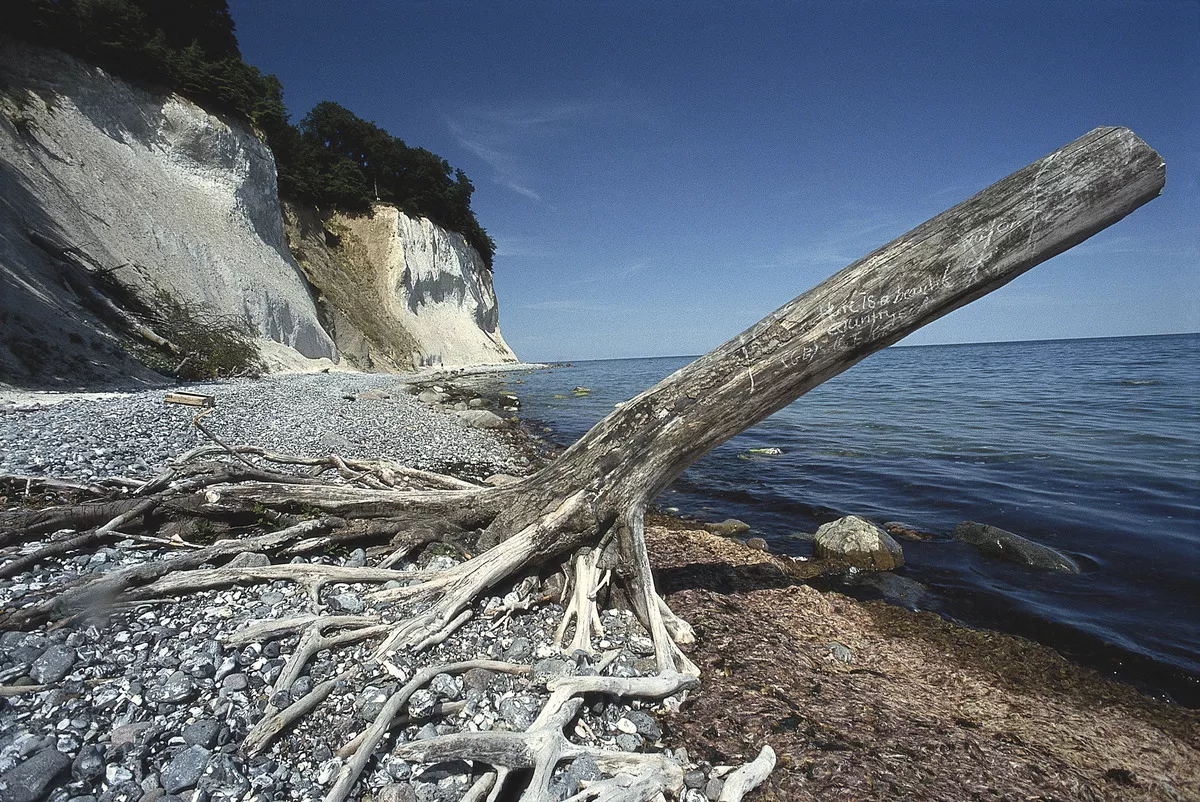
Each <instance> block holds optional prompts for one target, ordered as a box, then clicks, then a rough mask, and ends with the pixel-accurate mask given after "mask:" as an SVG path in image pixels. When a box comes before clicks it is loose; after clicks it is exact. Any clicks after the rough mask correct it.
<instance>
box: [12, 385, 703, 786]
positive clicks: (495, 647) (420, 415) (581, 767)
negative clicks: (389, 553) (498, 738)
mask: <svg viewBox="0 0 1200 802" xmlns="http://www.w3.org/2000/svg"><path fill="white" fill-rule="evenodd" d="M395 382H396V380H395V378H394V377H381V376H359V375H349V376H347V375H335V374H330V375H316V376H290V377H272V378H267V379H261V380H256V381H234V382H223V383H219V384H206V385H192V386H190V387H188V388H187V389H189V390H191V391H195V392H203V393H208V394H212V395H214V396H216V399H217V412H216V413H214V414H211V415H209V416H208V417H206V418H205V420H206V422H207V423H209V424H210V426H211V428H212V429H213V430H214V431H215V432H216V433H217V434H218V436H220V437H221V438H222V439H225V440H226V441H227V442H238V443H242V442H245V443H250V444H254V445H260V446H263V447H265V448H268V449H271V450H276V451H283V452H292V453H301V454H309V455H314V456H316V455H326V454H329V453H331V452H336V453H338V454H340V455H342V456H346V457H375V456H383V457H388V458H391V459H394V460H397V461H399V462H403V463H406V464H409V465H413V466H416V467H421V468H426V469H433V470H440V469H444V468H445V466H447V465H454V466H462V465H464V464H467V465H476V466H479V472H480V473H483V472H485V471H502V472H506V473H522V472H525V471H527V470H528V467H529V465H528V462H526V458H525V457H524V456H523V455H522V452H521V450H520V449H519V448H517V447H516V446H514V445H513V444H511V443H508V442H505V441H504V440H502V439H498V438H497V437H496V435H495V434H494V433H493V432H490V431H480V430H474V429H468V428H464V426H463V425H462V424H460V423H459V422H458V421H457V420H456V419H455V418H454V416H453V414H452V413H447V412H444V411H441V410H438V409H431V408H429V407H427V406H426V405H425V404H424V403H422V402H420V401H418V400H417V399H416V398H415V397H413V396H412V395H409V394H408V393H406V392H404V391H403V390H401V389H399V388H397V386H396V383H395ZM372 390H384V391H385V392H384V393H382V394H380V393H372V394H371V395H370V396H368V397H365V398H359V397H358V396H359V394H361V393H365V392H368V391H372ZM347 396H350V397H349V398H347ZM191 414H194V410H185V409H181V408H178V407H171V406H165V405H163V403H162V393H161V392H153V393H135V394H131V395H126V396H122V397H116V398H113V397H108V398H100V399H91V400H73V401H64V402H62V403H59V404H56V405H53V406H43V407H37V408H15V407H12V406H10V407H9V408H8V409H3V408H0V472H11V473H21V474H27V475H50V476H55V477H59V478H64V479H91V478H93V477H100V476H108V475H129V474H133V475H140V476H150V475H152V474H154V473H156V472H158V471H159V470H161V469H162V468H163V467H164V466H165V465H166V463H167V460H168V459H170V458H171V457H172V456H174V455H176V454H178V453H180V452H181V451H184V450H186V449H189V448H192V447H194V446H196V445H197V444H200V443H203V442H207V441H206V440H204V439H203V438H202V437H200V436H198V434H197V433H196V431H195V430H194V429H192V428H191V427H190V425H189V422H190V417H191ZM40 545H41V544H40V543H29V544H26V545H25V546H24V547H22V552H23V553H28V551H29V550H32V549H36V548H38V547H39V546H40ZM168 553H170V552H169V551H167V550H165V549H163V548H162V547H161V546H158V545H155V544H146V543H142V542H137V541H134V540H124V541H119V542H116V543H113V544H110V545H106V546H104V547H101V548H98V549H96V550H95V551H94V553H91V554H82V555H64V556H62V557H55V558H49V559H47V560H45V561H44V562H43V563H42V564H40V565H39V566H38V567H37V568H36V569H34V570H30V571H26V572H23V573H20V574H17V575H15V576H13V577H10V578H8V579H4V580H0V608H6V609H7V608H13V607H21V606H23V605H25V604H30V603H35V602H36V601H37V600H38V599H40V598H43V597H44V596H45V594H47V593H49V592H52V591H53V589H54V588H56V587H60V586H62V585H63V584H66V583H70V582H73V581H76V580H78V579H80V578H86V577H88V576H90V575H94V574H102V573H107V572H111V571H114V570H118V569H121V568H125V567H128V566H131V565H137V564H140V563H143V562H145V561H148V560H152V559H156V558H160V557H163V556H165V555H166V554H168ZM244 559H246V560H247V562H246V564H251V563H253V564H262V563H263V562H265V561H267V560H268V559H269V558H268V557H266V556H265V555H255V556H254V557H253V558H244ZM296 559H297V560H299V561H303V562H310V563H320V564H327V565H343V566H345V565H351V566H360V565H363V564H364V562H365V563H366V564H370V563H371V562H372V561H371V560H369V559H367V556H366V554H365V553H363V552H362V551H361V550H356V551H352V552H349V553H348V554H345V555H343V556H339V555H336V554H317V555H310V556H307V557H303V558H296ZM457 561H458V558H456V557H452V556H449V555H445V554H439V555H437V556H436V557H434V558H433V559H432V560H429V559H428V558H426V560H425V564H426V565H427V566H428V568H430V569H432V570H437V569H444V568H449V567H452V566H453V565H455V564H457ZM395 567H396V569H397V570H401V571H417V570H420V568H421V567H422V562H421V558H420V557H417V558H415V561H414V562H407V563H402V564H400V565H397V566H395ZM374 589H375V586H369V585H360V584H343V583H333V584H330V585H329V586H327V587H324V588H322V589H321V591H320V598H319V599H314V598H311V597H310V596H309V594H308V593H307V592H305V590H304V589H303V588H301V587H298V586H296V585H295V584H292V583H287V582H274V583H263V584H259V585H253V586H249V587H244V588H243V587H233V588H227V589H222V590H208V591H199V592H195V593H191V594H188V595H185V596H183V597H180V598H177V599H169V600H163V601H160V602H157V603H147V604H141V605H135V606H131V607H130V608H127V609H117V610H107V611H104V610H96V611H93V613H92V616H91V617H83V618H80V619H78V620H76V621H74V622H72V624H71V625H70V626H68V627H59V628H51V627H46V628H43V629H40V630H37V631H34V632H28V633H24V632H16V633H13V632H6V633H0V683H2V684H5V685H10V686H12V685H32V684H37V685H44V686H45V687H44V688H43V689H40V690H37V691H36V692H29V693H22V694H18V695H15V696H11V697H9V698H6V699H3V700H0V802H7V800H13V801H14V802H34V801H35V800H39V799H45V800H50V802H68V801H69V800H75V801H76V802H123V800H143V801H144V802H153V800H158V799H161V800H164V802H173V800H175V799H186V800H189V802H234V801H235V800H272V799H273V800H281V801H283V800H310V799H311V800H315V799H319V798H321V797H323V796H325V794H327V793H328V791H329V789H330V788H331V787H332V784H333V782H335V781H336V778H337V776H338V774H339V772H340V771H341V768H342V766H343V765H344V762H343V759H342V758H339V757H338V756H337V755H336V752H337V750H338V749H339V748H341V746H342V745H343V744H345V743H346V742H347V741H349V740H350V739H351V738H352V737H353V736H354V735H355V734H356V733H358V732H359V731H361V729H362V728H363V726H364V725H365V722H366V721H368V720H371V719H372V718H373V717H374V715H375V714H376V713H377V712H378V711H379V709H380V708H381V707H382V706H383V704H384V702H385V701H386V700H387V698H389V697H390V696H391V694H392V693H394V692H395V691H396V689H397V688H399V687H400V685H401V684H403V683H404V682H406V681H407V680H408V679H409V678H411V677H412V676H413V675H414V674H415V673H416V672H417V671H419V670H421V669H422V668H424V667H426V666H429V665H434V664H440V665H444V664H448V663H452V662H458V661H462V660H472V659H492V660H495V659H502V658H503V659H509V660H516V661H519V662H523V663H528V664H531V665H533V666H534V670H533V671H532V672H530V673H529V674H527V675H508V674H503V673H499V672H492V671H486V670H475V671H472V672H468V673H467V674H466V675H465V676H460V677H451V676H447V675H439V676H437V677H435V678H434V679H433V680H432V681H431V682H430V683H429V684H428V685H427V686H426V687H425V688H422V689H420V690H418V691H417V692H416V693H414V694H413V695H412V697H411V698H410V700H409V703H408V706H407V712H408V713H409V714H411V715H413V716H420V715H421V714H422V713H426V712H429V711H431V710H432V709H433V708H434V707H435V705H438V704H448V703H451V702H455V703H457V704H459V705H461V708H462V709H461V710H459V711H458V712H457V713H453V714H450V715H447V716H445V717H443V718H440V719H418V720H416V721H414V722H413V723H412V724H409V725H408V726H405V727H402V728H398V729H397V730H395V731H394V733H393V734H392V736H391V738H392V739H393V740H391V741H390V742H389V743H396V742H400V741H414V740H418V739H423V738H431V737H436V736H438V735H446V734H450V733H455V732H485V731H489V730H509V729H521V728H524V727H528V726H529V725H530V724H531V723H532V722H533V720H534V719H535V718H536V717H537V715H538V713H539V711H540V710H541V709H542V707H543V705H544V704H545V703H546V701H547V699H548V698H549V693H548V691H547V690H546V683H547V681H549V680H552V679H553V678H555V677H562V676H566V675H570V674H577V675H591V674H595V673H596V672H597V670H598V668H597V667H598V665H599V664H598V663H594V661H593V660H592V659H590V658H589V657H588V656H587V655H586V654H584V653H579V654H576V655H564V654H562V653H561V652H560V651H558V650H556V649H554V648H553V647H552V646H551V645H550V644H551V642H552V640H553V635H554V632H555V630H556V629H557V627H558V625H559V622H560V621H561V618H562V615H563V610H562V608H561V607H560V606H558V605H557V604H553V603H547V602H545V601H540V600H539V598H540V591H539V589H538V587H537V583H536V582H534V583H519V584H518V585H517V586H516V587H515V588H512V589H503V588H501V589H498V591H499V592H500V593H501V594H502V595H499V596H489V597H486V598H484V599H481V600H480V601H479V602H478V604H477V605H476V614H475V616H474V618H473V619H471V620H469V621H468V622H467V623H466V624H464V625H463V626H462V627H461V628H460V629H459V630H458V631H457V632H456V633H455V635H454V637H452V638H450V639H448V640H446V641H445V642H444V643H441V644H439V645H437V646H435V647H433V648H431V649H429V650H427V651H426V652H422V653H420V654H417V655H413V654H408V653H405V652H398V653H396V654H395V655H393V657H392V658H390V660H389V662H388V663H387V665H386V666H381V665H380V664H377V663H373V662H372V661H370V659H369V658H370V655H371V652H372V650H373V649H374V648H375V646H376V642H375V641H366V642H361V643H357V644H353V645H350V646H346V647H343V648H339V649H332V650H329V651H325V652H321V653H319V654H318V655H316V657H315V658H314V659H313V660H311V661H310V662H309V663H308V665H307V667H306V668H305V669H304V671H303V672H302V676H300V677H299V678H298V679H296V680H295V681H294V682H293V683H291V685H290V687H289V688H276V687H274V683H275V680H276V679H277V678H278V677H279V676H280V672H281V668H282V666H283V663H284V660H286V659H287V657H288V656H289V655H291V654H292V653H293V652H294V651H295V650H296V648H297V646H298V644H299V640H300V636H299V635H298V634H289V635H285V636H281V637H276V638H273V639H269V640H265V641H262V642H259V643H253V644H250V645H248V646H237V647H234V646H232V645H230V644H229V640H230V638H231V636H233V635H234V634H235V633H237V632H239V631H241V630H243V629H244V628H245V627H246V626H248V625H250V624H251V623H253V622H256V621H261V620H262V619H264V618H271V619H279V618H289V617H294V616H300V615H304V614H307V613H313V612H318V611H320V610H322V609H324V610H327V611H329V612H351V611H356V612H361V613H362V614H365V615H370V616H375V617H378V618H380V619H382V620H383V621H385V622H396V621H399V620H401V619H403V618H405V617H406V616H407V615H411V614H412V613H413V612H414V610H413V609H411V608H406V607H405V606H404V605H401V604H385V603H380V602H377V601H375V600H374V599H372V597H371V591H373V590H374ZM506 591H507V593H506ZM505 594H506V595H505ZM601 619H602V623H603V626H604V632H605V634H604V636H603V638H601V639H597V640H596V641H595V642H594V644H593V646H594V647H595V648H596V649H598V650H599V651H600V652H601V653H607V654H609V655H610V657H612V659H611V660H608V661H606V662H605V665H604V666H603V667H601V668H600V670H602V671H603V672H604V673H606V674H610V675H613V676H638V675H640V674H646V673H653V671H654V670H655V666H654V661H653V658H652V657H648V656H647V655H648V654H652V652H653V649H652V644H651V643H650V641H649V639H648V638H647V637H646V633H645V632H644V631H643V630H642V628H641V627H640V626H639V625H638V624H637V623H636V621H635V620H634V618H633V616H632V614H631V613H629V612H628V611H619V610H605V611H603V612H602V613H601ZM350 666H370V668H369V670H368V671H367V672H366V674H365V675H364V676H362V677H361V678H360V679H357V680H356V681H355V682H353V683H346V684H344V686H343V685H339V686H337V687H336V688H335V689H334V691H333V692H332V693H331V694H330V696H329V697H328V698H327V699H326V700H325V701H324V702H322V703H321V705H320V707H319V708H318V710H317V711H316V712H315V713H314V715H311V716H308V717H306V718H304V719H302V720H301V721H300V722H298V723H297V724H296V725H295V726H293V727H291V728H289V729H288V730H287V731H286V732H285V733H283V734H282V735H281V736H280V737H279V738H278V739H277V740H276V741H275V742H274V743H273V744H272V745H271V746H270V747H269V748H268V749H267V750H266V751H265V752H264V753H263V754H262V755H260V756H258V757H255V758H245V757H244V756H243V755H242V754H241V753H240V752H239V751H238V745H239V744H240V743H241V741H242V739H243V738H245V736H246V734H247V733H248V732H249V731H250V729H251V727H253V725H254V723H255V722H256V721H257V720H258V718H259V716H260V715H261V711H263V710H265V709H266V708H267V705H268V704H271V705H274V706H275V707H281V706H283V705H284V704H286V703H288V702H289V701H291V700H295V699H298V698H300V697H302V696H303V695H304V694H306V693H308V692H309V690H311V689H312V688H313V687H314V686H315V685H316V684H317V683H321V682H324V681H325V680H328V679H331V678H333V677H335V676H337V675H338V674H340V673H341V672H343V671H345V670H346V669H347V668H349V667H350ZM657 709H658V707H657V703H650V702H642V701H638V700H633V701H628V702H627V701H622V700H615V699H597V700H594V701H591V700H589V703H588V705H586V706H585V707H584V708H583V709H582V711H581V713H580V715H579V718H578V720H577V721H576V722H575V723H574V724H573V725H572V727H569V728H568V729H569V730H570V732H569V734H570V735H571V737H572V739H573V740H574V741H576V742H578V743H581V744H586V745H589V746H592V747H598V748H602V749H607V750H612V751H644V750H648V749H652V748H660V747H656V746H655V742H656V741H658V740H659V738H661V736H662V729H661V727H660V726H659V725H658V724H657V722H656V721H655V719H654V717H653V715H652V713H654V712H655V711H656V710H657ZM666 754H668V756H670V752H669V750H667V752H666ZM681 754H682V753H681ZM677 759H678V760H679V762H680V763H681V764H683V768H684V769H685V770H691V773H690V774H689V776H690V777H692V778H693V782H696V781H697V780H699V782H698V783H697V784H696V785H694V786H692V788H693V789H699V788H703V787H704V786H705V784H706V783H707V774H706V773H705V772H704V771H703V769H700V768H698V767H696V766H695V764H691V763H689V762H688V761H687V758H686V754H682V756H681V757H679V758H677ZM481 770H482V768H481V766H474V767H472V766H469V765H467V764H465V763H461V762H459V763H451V764H441V765H439V766H430V765H421V764H416V763H408V762H406V761H404V760H401V759H400V758H398V757H395V756H394V755H393V754H391V752H390V750H389V749H387V748H384V749H382V750H381V751H380V752H378V753H377V756H376V758H375V759H374V760H373V762H372V763H371V765H370V766H369V767H368V769H367V770H366V771H365V772H364V773H363V775H362V777H361V778H360V780H359V781H358V783H357V784H356V786H355V789H354V791H353V792H352V794H351V796H350V799H351V800H352V802H354V801H355V800H361V799H364V798H368V797H372V798H374V799H375V800H379V801H382V800H389V802H404V801H405V800H410V799H416V800H421V801H422V802H451V800H456V799H458V798H460V797H461V796H462V795H463V793H465V791H466V789H467V788H468V787H469V786H470V783H471V782H473V781H474V780H475V779H476V778H477V776H478V774H479V772H480V771H481ZM696 772H699V777H698V778H697V777H696V774H695V773H696ZM596 776H598V770H597V767H596V764H595V761H591V760H590V759H580V760H576V761H574V762H571V763H569V764H566V765H563V766H560V767H559V768H558V770H557V771H556V772H555V776H554V778H553V781H552V784H553V788H554V789H555V794H556V796H557V798H564V797H565V796H567V795H569V794H571V793H575V792H576V791H577V790H578V789H579V787H580V783H581V782H586V781H588V780H591V779H595V777H596ZM696 793H697V794H702V792H701V791H698V790H697V791H696Z"/></svg>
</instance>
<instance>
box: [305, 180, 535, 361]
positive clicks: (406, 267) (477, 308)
mask: <svg viewBox="0 0 1200 802" xmlns="http://www.w3.org/2000/svg"><path fill="white" fill-rule="evenodd" d="M285 221H286V225H285V230H286V232H287V237H288V243H289V245H290V247H291V249H292V252H293V253H294V254H295V256H296V259H297V261H298V262H299V265H300V267H301V269H302V270H303V271H304V274H305V276H306V277H307V278H308V280H309V282H310V283H311V284H312V285H313V286H314V287H315V288H316V289H317V290H318V293H319V298H318V302H319V304H320V309H321V312H322V314H323V316H324V319H325V320H326V322H327V326H328V328H329V330H330V332H331V333H332V334H333V337H334V340H335V342H336V343H337V346H338V348H339V350H340V351H341V353H342V354H343V355H344V356H346V357H347V358H348V360H349V361H350V362H351V363H352V364H354V365H355V366H356V367H359V368H362V369H364V370H410V369H413V368H419V367H424V366H431V365H432V366H445V367H453V366H462V365H494V364H507V363H515V362H517V361H518V360H517V356H516V354H514V353H513V351H512V349H511V348H509V347H508V344H507V343H506V342H505V341H504V336H503V335H502V334H501V333H500V321H499V309H498V305H497V301H496V293H495V290H494V289H493V286H492V273H491V270H490V269H488V268H487V266H485V265H484V263H483V259H482V258H481V257H480V255H479V253H478V252H477V251H476V250H475V249H474V248H473V247H471V245H469V244H468V243H467V241H466V240H465V239H464V237H463V235H462V234H459V233H457V232H453V231H447V230H446V229H444V228H442V227H441V226H438V225H436V224H434V223H432V222H430V221H429V220H428V219H425V218H421V217H412V216H410V215H408V214H405V213H404V212H403V211H401V210H400V209H397V208H396V207H395V206H392V205H389V204H381V203H377V204H375V206H374V208H373V209H372V212H371V214H370V215H361V216H350V215H345V214H341V213H337V212H334V213H324V214H322V213H320V212H318V211H317V210H315V209H309V208H304V207H301V206H298V205H295V204H290V203H289V204H286V205H285Z"/></svg>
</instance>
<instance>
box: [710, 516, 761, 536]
mask: <svg viewBox="0 0 1200 802" xmlns="http://www.w3.org/2000/svg"><path fill="white" fill-rule="evenodd" d="M704 528H705V529H707V530H708V531H709V532H712V533H713V534H714V535H721V536H722V537H734V536H735V535H740V534H743V533H745V532H749V531H750V524H748V523H746V522H745V521H739V520H738V519H737V518H726V519H725V520H724V521H721V522H720V523H717V524H705V525H704Z"/></svg>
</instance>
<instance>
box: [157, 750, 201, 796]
mask: <svg viewBox="0 0 1200 802" xmlns="http://www.w3.org/2000/svg"><path fill="white" fill-rule="evenodd" d="M210 757H211V753H210V752H209V751H208V750H207V749H205V748H204V747H202V746H189V747H188V748H187V749H184V750H183V751H182V752H180V753H179V754H177V755H175V757H173V758H172V759H171V762H170V763H168V764H167V765H166V767H165V768H164V769H163V770H162V776H161V778H160V779H161V782H162V787H163V789H164V790H165V791H166V792H167V793H168V794H176V793H179V792H180V791H186V790H187V789H188V788H195V787H196V783H198V782H199V781H200V777H201V775H202V774H203V773H204V767H205V766H206V765H208V760H209V758H210Z"/></svg>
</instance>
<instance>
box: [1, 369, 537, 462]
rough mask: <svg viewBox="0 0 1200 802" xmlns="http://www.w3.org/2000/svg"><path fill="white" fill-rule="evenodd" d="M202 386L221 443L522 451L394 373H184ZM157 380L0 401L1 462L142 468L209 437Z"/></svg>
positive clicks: (367, 452) (487, 456)
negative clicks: (114, 389) (53, 398)
mask: <svg viewBox="0 0 1200 802" xmlns="http://www.w3.org/2000/svg"><path fill="white" fill-rule="evenodd" d="M176 389H177V390H182V391H187V392H193V393H200V394H204V395H212V396H214V397H215V399H216V410H215V411H214V412H213V413H211V414H209V415H207V416H205V418H204V424H205V426H207V427H208V428H209V429H210V430H211V431H212V432H213V433H214V434H215V435H216V436H217V437H219V438H221V439H222V440H224V441H225V442H226V443H229V444H248V445H254V446H259V447H262V448H266V449H268V450H272V451H278V452H284V453H291V454H299V455H303V456H310V457H317V456H328V455H329V454H337V455H339V456H342V457H348V458H380V457H382V458H386V459H390V460H394V461H396V462H399V463H401V464H403V465H408V466H410V467H416V468H422V469H426V470H434V471H445V470H447V469H448V468H450V467H453V468H454V469H455V470H456V471H459V472H462V471H464V470H466V471H467V472H472V471H471V470H470V469H471V468H472V467H474V468H475V469H476V470H475V471H474V473H479V474H483V475H490V474H492V473H518V474H519V473H523V472H527V471H528V468H529V462H528V461H527V459H526V458H525V456H524V455H522V454H521V453H520V451H519V450H518V449H516V448H514V447H513V446H512V445H511V444H510V443H508V442H504V441H503V440H502V439H500V438H498V437H496V436H495V435H494V433H492V432H484V431H481V430H478V429H473V428H470V427H468V426H467V425H466V424H465V423H463V422H462V421H460V420H459V419H458V418H457V417H456V416H455V415H454V414H453V412H447V411H443V410H440V409H433V408H431V407H429V406H428V405H426V404H424V403H422V402H420V401H418V400H417V399H416V398H415V397H413V396H412V395H410V394H409V393H408V392H406V388H405V386H404V385H402V384H399V383H398V381H397V379H396V377H395V376H383V375H378V374H353V373H317V374H300V375H280V376H266V377H263V378H259V379H235V380H230V381H222V382H215V383H203V384H190V385H186V386H180V387H178V388H176ZM164 395H165V391H163V390H152V391H143V392H136V393H130V394H127V395H118V396H112V395H105V396H103V397H98V398H78V399H72V400H66V401H60V402H58V403H54V404H41V403H33V404H14V403H7V404H3V405H0V473H10V474H18V475H22V476H53V477H57V478H60V479H71V480H85V481H86V480H91V479H95V478H100V477H106V476H114V475H118V476H133V477H149V476H152V475H154V474H155V473H158V472H159V471H161V470H162V469H163V468H164V467H166V465H167V462H168V460H170V459H171V458H172V457H174V456H176V455H178V454H180V453H182V452H184V451H187V450H188V449H191V448H194V447H196V446H198V445H206V444H210V443H211V441H209V440H208V439H207V438H206V437H205V436H204V435H203V434H202V433H201V432H199V431H198V430H197V429H196V428H194V427H193V426H192V425H191V420H192V417H193V416H194V415H195V413H196V412H197V410H196V409H195V408H191V407H181V406H176V405H170V404H164V403H163V396H164Z"/></svg>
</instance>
